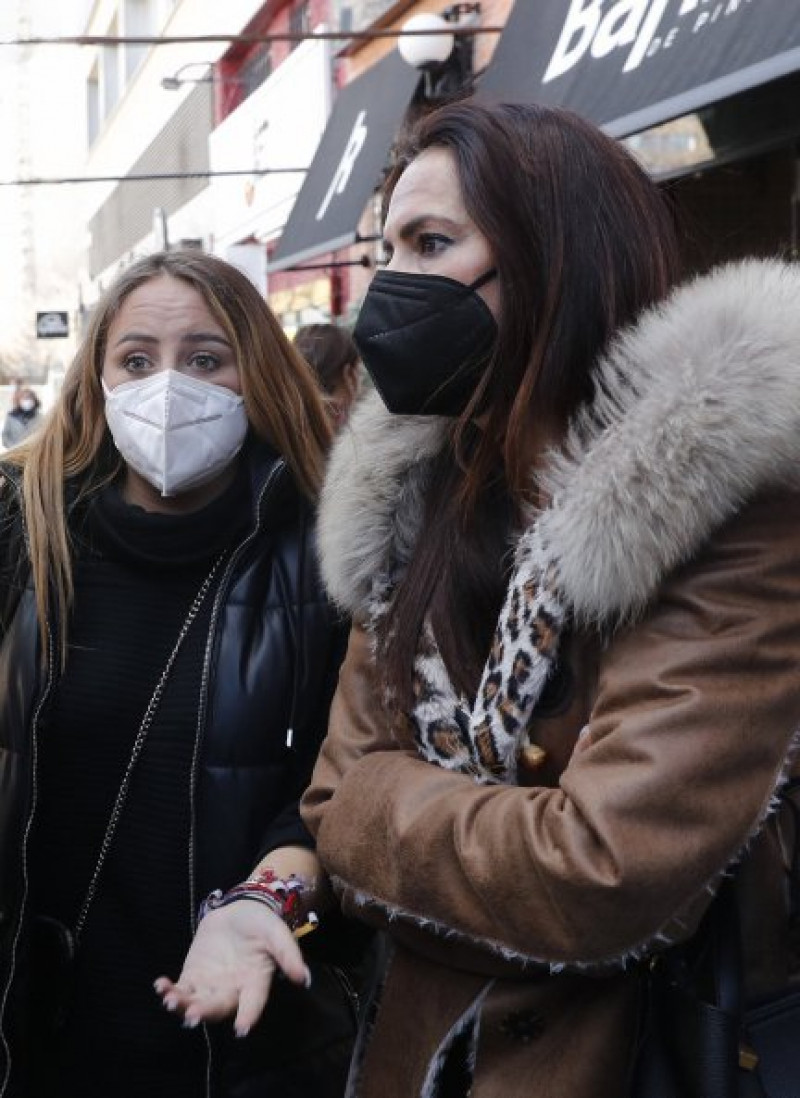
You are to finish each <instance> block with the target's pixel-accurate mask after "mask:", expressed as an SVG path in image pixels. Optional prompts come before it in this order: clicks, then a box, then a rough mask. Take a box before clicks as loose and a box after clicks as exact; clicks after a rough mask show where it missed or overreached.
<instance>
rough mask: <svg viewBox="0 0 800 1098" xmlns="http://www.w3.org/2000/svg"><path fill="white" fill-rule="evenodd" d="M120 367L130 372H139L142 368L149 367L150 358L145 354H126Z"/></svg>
mask: <svg viewBox="0 0 800 1098" xmlns="http://www.w3.org/2000/svg"><path fill="white" fill-rule="evenodd" d="M122 368H123V370H128V372H129V373H131V374H140V373H141V372H142V371H143V370H148V369H149V368H150V359H149V358H148V357H147V356H146V355H127V356H126V358H125V359H124V361H123V363H122Z"/></svg>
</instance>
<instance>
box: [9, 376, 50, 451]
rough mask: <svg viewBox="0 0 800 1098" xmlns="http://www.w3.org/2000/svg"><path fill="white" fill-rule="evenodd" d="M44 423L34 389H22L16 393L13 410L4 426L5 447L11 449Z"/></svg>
mask: <svg viewBox="0 0 800 1098" xmlns="http://www.w3.org/2000/svg"><path fill="white" fill-rule="evenodd" d="M41 422H42V412H41V405H40V403H39V398H38V397H37V395H36V393H34V391H33V389H25V388H20V389H17V390H16V392H15V393H14V398H13V402H12V406H11V410H10V411H9V413H8V415H7V416H6V419H5V423H4V424H3V445H4V446H5V447H7V448H8V449H10V448H11V447H12V446H16V445H17V443H19V442H22V440H23V439H25V438H27V437H28V435H29V434H31V432H32V431H34V430H35V429H36V428H37V427H38V426H39V424H40V423H41Z"/></svg>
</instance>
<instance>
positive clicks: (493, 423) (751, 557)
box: [303, 102, 800, 1098]
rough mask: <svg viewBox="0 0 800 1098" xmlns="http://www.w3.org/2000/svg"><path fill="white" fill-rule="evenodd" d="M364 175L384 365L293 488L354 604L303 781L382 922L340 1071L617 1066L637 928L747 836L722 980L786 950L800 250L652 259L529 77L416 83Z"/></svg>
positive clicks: (795, 653) (797, 570)
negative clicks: (490, 82) (382, 252)
mask: <svg viewBox="0 0 800 1098" xmlns="http://www.w3.org/2000/svg"><path fill="white" fill-rule="evenodd" d="M387 197H388V212H387V215H386V219H385V225H384V241H385V248H386V253H387V258H388V264H387V267H386V269H385V270H381V271H379V272H378V273H377V274H376V276H375V278H374V279H373V282H372V285H371V287H370V289H369V291H368V293H367V295H366V299H365V301H364V304H363V306H362V309H361V312H360V314H359V317H358V320H357V323H356V327H355V332H354V334H355V340H356V343H357V344H358V347H359V349H360V351H361V354H362V357H363V361H364V365H365V367H366V369H367V370H368V372H369V373H370V375H371V376H372V380H373V381H374V383H375V388H376V390H377V392H376V394H375V395H374V396H371V397H368V398H366V399H365V401H364V402H363V403H362V405H361V406H360V407H359V409H357V411H356V412H355V414H354V416H353V417H352V419H351V422H350V425H349V429H348V431H347V432H343V433H342V434H341V435H340V436H339V438H338V439H337V442H336V443H335V445H334V451H333V454H332V457H331V462H330V465H329V472H328V474H327V478H326V483H325V487H324V489H323V495H322V501H323V502H322V506H321V512H320V548H321V560H322V563H323V573H324V575H325V578H326V581H327V584H328V589H329V591H330V592H331V594H332V595H333V596H334V597H335V598H336V600H337V601H338V602H339V604H340V605H341V606H342V607H343V608H345V607H346V608H347V610H348V611H349V612H350V613H351V614H352V615H353V620H354V626H353V631H352V636H351V641H350V648H349V650H348V655H347V658H346V660H345V663H344V666H343V668H342V672H341V675H340V680H339V687H338V691H337V694H336V698H335V699H334V703H333V708H332V712H331V723H330V728H329V732H328V737H327V739H326V742H325V744H324V746H323V748H322V751H321V753H320V759H319V762H318V764H317V768H316V770H315V774H314V778H313V781H312V785H311V788H310V790H309V791H308V793H307V794H306V797H305V800H304V802H303V806H304V817H305V819H306V822H307V823H308V824H309V826H310V827H311V830H312V831H313V832H314V833H315V834H316V835H317V838H318V850H319V856H320V858H321V860H322V863H323V865H324V866H325V868H326V869H327V870H328V872H329V874H330V876H331V879H332V881H333V882H334V883H335V888H336V891H337V893H338V895H339V896H340V898H341V901H342V903H343V906H344V909H345V910H346V911H348V912H350V913H351V914H353V915H355V916H358V917H361V918H363V919H364V920H366V921H368V922H369V923H370V924H372V925H376V926H380V927H383V928H384V929H385V931H386V933H387V934H388V935H389V937H390V938H391V941H392V945H393V952H392V960H391V964H390V966H389V968H388V971H387V974H386V978H385V981H384V983H383V985H382V988H381V992H380V996H379V999H378V1000H376V1003H375V1005H374V1007H373V1008H372V1009H371V1010H370V1012H369V1025H368V1026H365V1029H364V1033H363V1037H362V1038H361V1039H360V1041H359V1048H360V1053H359V1057H358V1061H357V1064H356V1066H355V1068H354V1074H353V1078H352V1080H351V1083H350V1086H351V1088H352V1092H353V1094H358V1096H359V1098H417V1096H423V1095H424V1096H428V1095H437V1096H440V1098H466V1096H467V1095H469V1094H472V1095H476V1096H477V1095H480V1096H481V1098H545V1096H556V1095H557V1096H559V1098H561V1096H563V1098H598V1096H602V1098H623V1096H627V1095H630V1094H631V1090H630V1086H631V1080H632V1078H633V1077H634V1073H635V1072H636V1071H637V1064H636V1063H635V1054H636V1051H637V1036H638V1034H639V1033H640V1028H639V1026H640V1024H641V1023H642V1022H643V1021H644V1015H643V1013H642V1014H640V1013H639V1008H640V1005H641V1004H642V1002H643V999H642V993H643V986H644V981H646V980H647V979H648V978H649V975H650V973H651V965H650V962H651V960H652V959H653V958H656V957H658V955H659V954H660V953H662V952H663V951H664V950H666V949H668V947H670V946H673V945H676V944H678V943H682V942H686V941H687V940H688V939H690V938H691V937H692V935H693V934H694V931H695V930H696V928H697V927H698V924H699V922H700V920H701V918H702V916H703V914H704V913H705V912H706V910H707V909H708V907H709V904H710V903H711V901H712V897H713V895H714V892H715V890H716V888H717V887H718V885H719V883H720V881H721V880H722V879H723V877H724V876H725V875H726V874H727V873H729V871H730V870H731V869H732V867H733V866H735V865H736V864H737V862H739V861H740V860H741V859H744V865H743V867H742V870H743V871H742V873H741V874H740V879H739V881H738V882H737V884H738V885H739V886H741V887H740V892H739V898H740V900H741V904H742V917H743V921H744V924H745V926H747V927H748V929H749V934H748V935H747V936H746V941H745V956H744V971H745V994H746V996H747V999H748V1001H751V1002H752V1001H758V1000H760V999H761V997H762V996H765V995H772V994H776V993H779V992H784V991H786V990H787V989H789V988H791V987H792V986H795V987H796V986H797V983H796V982H797V981H798V980H799V979H800V969H798V964H799V963H800V960H799V959H798V954H797V950H796V948H795V949H794V950H793V948H792V946H793V943H792V941H791V938H790V919H789V901H790V899H791V897H792V896H793V895H796V891H797V880H796V879H795V880H794V883H793V886H792V887H791V888H790V882H789V879H788V871H787V870H788V868H790V867H791V865H792V861H791V849H792V843H795V844H796V842H797V834H796V828H794V827H793V826H792V824H793V818H792V811H791V808H790V805H789V804H788V803H786V802H785V798H782V797H778V796H776V794H778V793H781V792H783V791H784V783H785V782H786V779H787V777H788V776H789V775H790V774H792V773H794V774H797V773H798V762H797V750H796V746H797V729H798V727H800V675H799V674H798V660H800V491H798V477H797V470H798V461H800V422H799V421H800V371H798V368H797V357H798V346H799V345H800V273H798V271H797V268H796V266H793V265H791V264H786V263H782V262H777V261H775V262H770V261H764V262H762V261H755V260H754V261H752V262H749V263H743V264H740V265H732V266H729V267H726V268H723V269H720V270H719V271H716V272H712V273H711V274H709V275H708V276H706V277H704V278H702V279H699V280H696V281H695V282H693V283H689V284H688V285H685V286H680V287H677V288H676V282H677V280H678V278H679V271H680V268H679V264H678V249H677V241H676V233H675V228H674V225H673V219H672V216H671V213H670V210H669V207H668V205H667V204H666V201H665V199H664V196H663V195H662V194H661V193H660V191H659V190H658V188H657V187H656V186H655V185H654V184H653V183H652V181H650V180H649V179H648V178H647V176H646V175H645V173H644V172H643V171H641V170H640V168H639V167H638V166H637V164H636V163H635V161H634V160H633V159H632V158H631V157H630V156H629V155H628V154H627V152H626V150H625V149H624V148H623V147H622V146H621V145H620V144H618V143H617V142H615V141H613V140H612V139H611V138H609V137H608V136H606V135H605V134H603V133H602V132H600V131H599V130H597V129H596V128H594V127H593V126H591V125H590V124H588V123H587V122H585V121H583V120H582V119H580V118H579V117H577V116H575V115H572V114H570V113H568V112H564V111H560V110H552V109H546V108H543V107H537V106H533V105H496V106H486V105H480V104H478V103H475V102H464V103H461V104H455V105H450V106H445V107H443V108H441V109H439V110H438V111H436V112H433V113H431V114H429V115H428V116H427V117H426V118H424V119H423V120H422V121H421V122H420V124H419V127H418V129H417V130H416V131H415V132H414V133H413V134H412V135H411V139H410V141H409V144H408V145H406V146H405V147H404V148H402V149H401V150H400V151H399V154H398V159H397V166H396V168H395V170H394V171H393V173H392V174H391V176H390V178H389V181H388V185H387ZM785 796H788V794H785ZM781 804H783V806H784V807H783V810H782V811H778V807H779V805H781ZM794 864H795V867H796V864H797V863H796V862H795V863H794ZM795 872H796V869H795ZM794 945H795V946H796V941H795V942H794ZM687 1001H688V1002H691V999H690V998H689V996H688V994H687ZM719 1013H720V1012H718V1014H719ZM691 1022H692V1016H691V1014H689V1013H688V1012H687V1014H686V1016H685V1018H683V1019H677V1020H676V1025H679V1024H681V1023H684V1025H685V1027H686V1028H687V1030H688V1031H689V1035H688V1036H687V1046H688V1041H689V1040H690V1039H691ZM697 1037H698V1038H699V1037H700V1034H699V1033H698V1034H697ZM791 1040H792V1038H791V1037H790V1031H789V1030H788V1029H787V1031H786V1040H785V1043H786V1045H787V1046H788V1045H789V1042H790V1041H791ZM787 1050H788V1048H787ZM685 1051H686V1057H687V1059H690V1058H691V1057H692V1050H691V1048H689V1047H687V1048H686V1050H685ZM699 1051H700V1050H699V1048H697V1047H695V1052H696V1053H697V1054H698V1055H699ZM711 1067H712V1068H716V1069H719V1070H722V1065H721V1064H719V1063H716V1064H713V1065H711ZM724 1071H726V1072H728V1073H733V1075H734V1077H735V1075H736V1073H737V1072H738V1071H739V1064H738V1061H737V1044H736V1043H735V1042H734V1043H733V1045H732V1046H731V1059H730V1061H728V1062H727V1063H726V1064H725V1068H724ZM725 1077H726V1078H727V1077H728V1076H727V1075H726V1076H725ZM756 1089H758V1085H757V1084H756ZM652 1093H653V1091H652V1090H651V1091H648V1092H647V1094H648V1095H651V1094H652ZM659 1093H661V1091H659ZM669 1093H673V1092H672V1091H669ZM679 1093H681V1094H688V1090H686V1089H682V1090H679ZM692 1093H699V1092H694V1091H693V1092H692ZM707 1093H709V1092H708V1091H706V1090H704V1091H703V1094H707ZM715 1093H716V1092H715Z"/></svg>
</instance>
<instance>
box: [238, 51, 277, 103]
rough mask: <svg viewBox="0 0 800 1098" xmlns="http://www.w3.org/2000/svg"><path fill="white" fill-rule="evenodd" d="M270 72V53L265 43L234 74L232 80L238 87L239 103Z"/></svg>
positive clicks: (250, 93)
mask: <svg viewBox="0 0 800 1098" xmlns="http://www.w3.org/2000/svg"><path fill="white" fill-rule="evenodd" d="M271 72H272V52H271V50H270V45H269V43H268V42H265V43H264V45H263V46H260V47H259V48H258V49H257V50H255V51H254V52H253V53H252V54H251V55H250V56H249V57H248V58H247V60H246V61H245V62H244V64H243V65H242V66H241V68H240V69H239V70H238V72H237V73H236V76H235V78H234V79H235V80H236V82H237V84H238V87H239V102H241V100H242V99H246V98H247V96H248V95H252V93H253V92H254V91H255V90H256V88H257V87H259V85H260V84H263V83H264V81H265V80H266V79H267V77H268V76H269V75H270V73H271Z"/></svg>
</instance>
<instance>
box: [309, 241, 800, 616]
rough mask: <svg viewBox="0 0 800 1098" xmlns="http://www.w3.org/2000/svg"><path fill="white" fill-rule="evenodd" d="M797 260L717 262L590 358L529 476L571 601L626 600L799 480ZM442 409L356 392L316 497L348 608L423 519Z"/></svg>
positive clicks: (403, 553)
mask: <svg viewBox="0 0 800 1098" xmlns="http://www.w3.org/2000/svg"><path fill="white" fill-rule="evenodd" d="M799 363H800V271H799V270H798V268H797V267H794V266H790V265H789V264H787V263H782V262H779V261H777V260H774V261H773V260H749V261H746V262H743V263H738V264H731V265H728V266H725V267H721V268H719V269H718V270H716V271H714V272H712V273H711V274H710V275H707V276H704V277H703V278H700V279H697V280H695V281H694V282H692V283H689V284H688V285H686V286H684V287H681V288H680V289H678V290H677V291H676V292H675V293H674V294H673V295H672V296H671V297H670V298H669V299H668V300H667V301H666V302H665V303H664V304H662V305H661V306H660V307H658V308H656V309H653V310H651V311H650V312H648V313H647V314H645V315H644V316H643V317H642V318H641V320H640V321H639V322H638V323H637V324H636V325H635V326H634V327H633V328H631V329H630V330H629V331H628V332H627V333H625V334H623V335H622V337H621V338H620V339H619V340H618V341H617V342H616V344H615V345H614V346H613V347H612V348H611V349H610V351H609V353H608V354H607V355H606V356H605V358H604V359H603V360H602V361H601V362H600V363H599V364H598V367H597V371H596V377H597V395H596V398H595V400H594V401H593V403H592V405H591V407H590V408H588V409H587V410H586V411H585V412H584V413H583V414H582V415H581V416H579V417H578V419H577V420H576V422H575V424H574V425H573V428H572V431H571V433H570V436H569V439H568V442H567V446H566V448H565V452H564V453H563V454H561V455H553V456H552V460H551V463H550V466H549V469H548V470H547V472H546V473H545V474H544V475H543V477H542V478H541V479H542V485H543V487H544V489H545V491H546V493H547V495H548V497H549V498H551V499H552V503H551V505H550V507H548V509H547V510H546V511H545V512H544V513H543V514H542V515H541V516H540V529H541V532H542V536H543V538H544V541H545V546H546V549H547V552H548V555H549V557H550V559H551V560H553V561H555V563H556V565H557V569H558V577H559V589H560V591H561V593H562V595H563V596H564V598H565V600H566V602H567V603H568V604H569V605H570V606H571V607H572V609H573V610H574V612H575V614H576V616H577V617H578V618H580V619H584V620H587V621H597V622H602V621H616V620H618V619H619V618H621V617H629V616H631V615H634V614H635V613H637V611H639V610H640V609H641V607H642V606H643V605H644V604H645V603H646V602H647V600H648V599H649V598H650V597H651V596H652V594H653V592H654V590H655V588H656V587H657V585H658V583H659V582H660V581H661V579H662V578H663V577H664V576H665V575H666V574H668V573H669V572H670V571H671V570H672V569H674V568H675V567H676V566H677V565H678V564H680V563H681V562H682V561H684V560H686V559H688V558H689V557H690V556H691V555H692V553H693V552H696V551H697V549H698V548H699V547H700V546H701V545H702V544H703V542H704V541H705V540H706V539H707V538H708V536H709V535H710V534H711V532H712V531H713V530H714V529H715V528H716V527H717V526H719V525H720V524H721V523H722V522H724V521H725V520H726V518H728V517H729V516H731V515H732V514H733V513H734V512H735V511H736V510H737V508H738V507H740V506H741V504H742V503H743V501H745V500H746V499H748V498H750V497H751V496H752V495H753V494H754V493H755V492H757V491H758V490H759V489H762V488H769V487H770V486H772V485H776V484H780V483H782V482H783V483H793V484H797V483H800V365H799ZM447 424H448V421H447V420H441V419H432V418H426V417H409V416H392V415H390V414H389V413H388V412H387V411H386V410H385V409H384V407H383V405H382V403H381V402H380V398H379V397H377V396H376V395H374V396H371V397H369V398H367V400H365V402H364V406H363V407H362V408H361V409H360V410H359V411H358V412H357V413H356V415H355V416H354V418H353V420H352V427H351V429H350V430H349V431H348V432H347V433H346V434H345V435H344V436H343V437H342V438H340V440H339V442H338V443H337V446H336V447H335V450H334V454H333V458H332V461H331V466H330V471H329V474H328V478H327V481H326V485H325V489H324V491H323V496H322V504H321V512H320V547H321V556H322V561H323V573H324V577H325V581H326V583H327V584H328V587H329V590H330V592H331V594H332V595H333V597H334V598H335V599H336V601H337V602H338V603H340V605H342V606H344V607H346V608H347V609H348V610H349V611H350V612H358V611H360V610H362V609H363V608H364V603H365V600H366V598H367V597H368V594H369V584H370V581H371V579H372V577H374V576H375V575H376V574H379V573H381V572H385V571H386V565H387V563H389V564H391V563H399V564H401V565H402V563H403V562H404V561H407V560H408V558H409V553H410V550H411V548H412V547H413V545H414V542H415V539H416V537H417V536H418V535H419V531H420V528H421V525H422V515H423V510H422V508H423V498H424V491H425V484H426V477H427V474H428V470H429V465H430V459H431V457H432V456H433V455H435V454H436V453H437V452H438V450H439V449H440V448H441V447H442V446H443V445H444V443H445V441H446V437H447V436H446V431H447Z"/></svg>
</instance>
